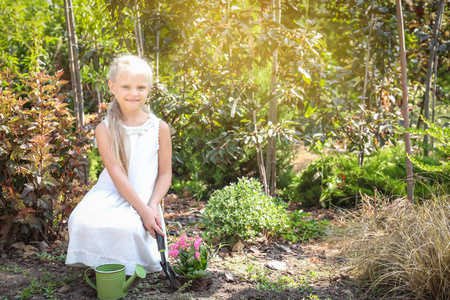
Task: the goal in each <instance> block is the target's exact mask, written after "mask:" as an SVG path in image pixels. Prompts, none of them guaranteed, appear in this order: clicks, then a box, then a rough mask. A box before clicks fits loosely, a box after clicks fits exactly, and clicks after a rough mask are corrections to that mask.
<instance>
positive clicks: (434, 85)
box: [431, 53, 438, 149]
mask: <svg viewBox="0 0 450 300" xmlns="http://www.w3.org/2000/svg"><path fill="white" fill-rule="evenodd" d="M437 66H438V54H437V53H436V55H435V59H434V80H433V99H432V102H431V123H434V118H435V109H436V88H437ZM431 149H434V137H431Z"/></svg>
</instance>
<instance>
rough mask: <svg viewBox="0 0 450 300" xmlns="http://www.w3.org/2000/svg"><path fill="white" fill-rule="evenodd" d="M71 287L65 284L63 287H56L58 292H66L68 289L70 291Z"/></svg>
mask: <svg viewBox="0 0 450 300" xmlns="http://www.w3.org/2000/svg"><path fill="white" fill-rule="evenodd" d="M71 289H72V288H71V287H70V285H65V286H63V287H60V288H59V289H58V293H63V294H64V293H67V292H68V291H70V290H71Z"/></svg>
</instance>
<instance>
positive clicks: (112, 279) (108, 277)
mask: <svg viewBox="0 0 450 300" xmlns="http://www.w3.org/2000/svg"><path fill="white" fill-rule="evenodd" d="M91 269H93V270H94V271H95V281H96V283H97V285H95V284H93V283H92V281H91V280H90V279H89V277H88V272H89V270H91ZM145 275H146V274H145V269H144V268H143V267H142V266H141V265H137V266H136V270H135V272H134V274H133V276H131V277H130V278H128V280H126V275H125V266H124V265H119V264H108V265H101V266H98V267H90V268H89V269H87V270H86V272H85V274H84V277H85V278H86V281H87V283H88V284H89V285H90V286H92V287H93V288H94V289H96V290H97V297H98V298H99V299H119V298H122V297H125V295H126V294H127V291H128V289H129V288H130V286H131V284H132V283H133V281H134V280H135V279H136V277H140V278H145Z"/></svg>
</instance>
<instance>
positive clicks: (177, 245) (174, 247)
mask: <svg viewBox="0 0 450 300" xmlns="http://www.w3.org/2000/svg"><path fill="white" fill-rule="evenodd" d="M170 248H171V249H172V250H177V249H179V248H180V243H179V242H176V243H175V244H173V245H172V246H171V247H170Z"/></svg>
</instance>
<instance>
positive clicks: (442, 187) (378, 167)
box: [283, 145, 450, 207]
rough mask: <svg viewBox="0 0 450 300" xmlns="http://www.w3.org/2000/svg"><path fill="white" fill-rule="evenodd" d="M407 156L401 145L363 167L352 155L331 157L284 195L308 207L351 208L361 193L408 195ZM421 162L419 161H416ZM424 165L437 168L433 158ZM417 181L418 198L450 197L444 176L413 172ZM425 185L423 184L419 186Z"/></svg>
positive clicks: (381, 152) (315, 165)
mask: <svg viewBox="0 0 450 300" xmlns="http://www.w3.org/2000/svg"><path fill="white" fill-rule="evenodd" d="M405 159H406V156H405V153H404V149H403V147H402V146H401V145H399V146H396V147H384V148H382V149H380V150H379V151H378V152H376V153H374V154H373V155H371V156H369V157H367V158H366V160H365V163H364V166H363V167H362V168H361V167H360V166H359V164H358V158H357V157H356V156H354V155H353V156H352V155H329V156H324V157H322V158H320V159H318V160H316V161H314V162H312V163H311V164H310V165H309V166H308V167H307V168H306V169H305V170H304V171H303V172H301V173H299V174H297V176H296V177H295V178H294V180H293V182H292V183H291V185H290V186H289V187H288V188H286V189H284V191H283V195H284V197H285V198H287V199H289V201H292V202H300V203H302V205H304V206H306V207H310V206H314V205H319V204H320V205H322V206H323V207H325V206H327V204H334V205H340V206H350V205H353V204H354V201H355V200H354V199H355V196H356V195H357V194H359V193H362V194H365V195H369V196H373V195H375V193H381V194H384V195H387V196H394V195H397V196H398V195H406V181H405V178H406V166H405ZM417 159H419V158H417ZM420 160H421V161H427V162H428V163H430V164H431V163H433V164H438V162H436V161H435V160H434V161H433V159H432V158H421V159H420ZM414 174H415V178H417V182H416V188H415V191H414V193H415V195H416V196H417V197H418V198H427V197H428V198H429V197H430V195H434V194H442V193H448V191H450V184H449V181H448V177H447V176H446V174H445V173H436V172H435V173H431V172H426V171H422V170H420V169H418V168H415V169H414ZM420 182H423V183H424V184H419V183H420Z"/></svg>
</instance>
